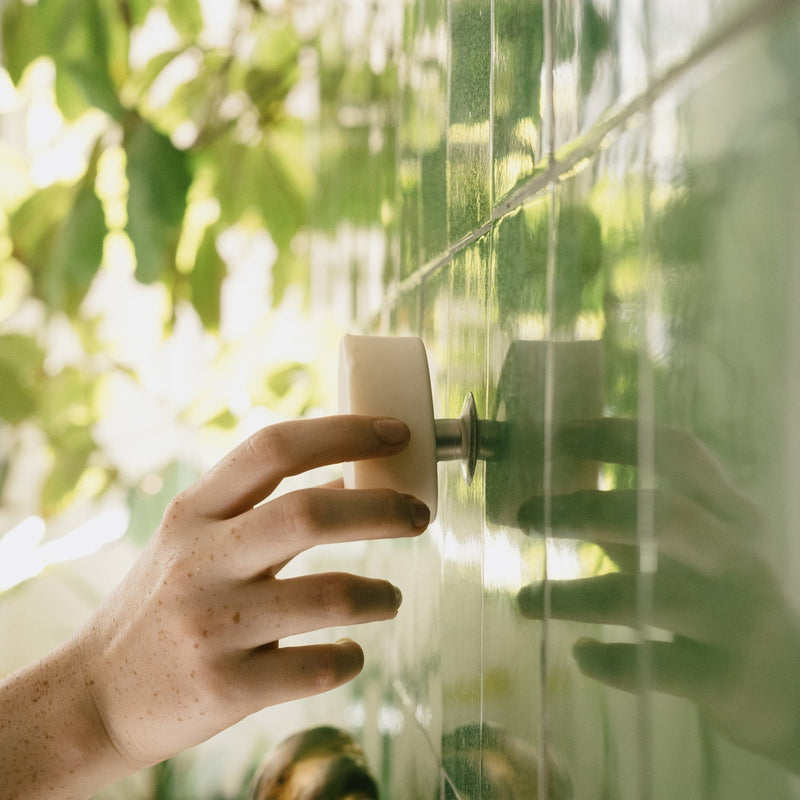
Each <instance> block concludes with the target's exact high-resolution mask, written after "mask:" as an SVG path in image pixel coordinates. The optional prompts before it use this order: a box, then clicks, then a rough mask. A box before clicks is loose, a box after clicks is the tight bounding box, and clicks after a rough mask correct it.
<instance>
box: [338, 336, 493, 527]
mask: <svg viewBox="0 0 800 800" xmlns="http://www.w3.org/2000/svg"><path fill="white" fill-rule="evenodd" d="M339 408H340V411H341V412H342V413H343V414H367V415H373V416H384V417H396V418H397V419H401V420H403V421H404V422H406V424H407V425H408V426H409V428H410V430H411V439H410V441H409V443H408V447H406V449H405V450H403V452H401V453H399V454H398V455H396V456H391V457H389V458H378V459H371V460H368V461H356V462H352V463H348V464H345V468H344V483H345V486H346V487H348V488H356V489H371V488H372V489H375V488H390V489H395V490H396V491H398V492H402V493H405V494H412V495H414V496H415V497H418V498H419V499H420V500H422V501H423V502H424V503H425V504H426V505H427V506H428V508H429V509H430V511H431V520H433V519H434V518H435V517H436V510H437V503H438V485H437V470H436V464H437V462H438V461H460V462H461V471H462V475H463V477H464V480H465V481H466V483H467V484H469V483H471V482H472V477H473V475H474V474H475V466H476V463H477V461H478V459H487V458H490V457H492V455H493V454H494V453H495V452H497V450H498V449H499V446H500V438H501V435H502V426H501V424H500V423H492V422H489V421H487V420H479V419H478V412H477V409H476V407H475V398H474V397H473V395H472V393H471V392H470V393H468V394H467V396H466V398H465V399H464V405H463V407H462V409H461V414H460V416H459V417H458V419H435V418H434V414H433V395H432V392H431V380H430V372H429V369H428V358H427V355H426V353H425V345H424V344H423V343H422V340H421V339H420V338H418V337H416V336H399V337H387V336H351V335H348V336H345V337H344V338H343V339H342V344H341V348H340V353H339Z"/></svg>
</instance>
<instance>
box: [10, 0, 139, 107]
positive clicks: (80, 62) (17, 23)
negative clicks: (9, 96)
mask: <svg viewBox="0 0 800 800" xmlns="http://www.w3.org/2000/svg"><path fill="white" fill-rule="evenodd" d="M2 27H3V47H4V63H5V65H6V68H7V69H8V71H9V75H10V76H11V78H12V80H13V81H14V82H15V83H16V82H18V81H19V79H20V78H21V77H22V73H23V72H24V70H25V67H26V66H27V65H28V64H30V63H31V62H32V61H34V60H35V59H36V58H39V57H40V56H48V57H49V58H51V59H52V60H53V62H54V63H55V65H56V77H57V80H56V97H57V100H58V103H59V107H60V108H61V110H62V112H64V114H65V116H67V117H68V118H75V117H76V116H78V115H79V114H80V113H82V112H83V111H85V110H87V109H88V108H93V107H95V108H99V109H101V110H103V111H105V112H106V113H108V114H110V115H111V116H112V117H114V118H116V119H121V117H122V115H123V113H124V109H123V107H122V105H121V104H120V102H119V100H118V98H117V93H116V88H115V81H114V79H113V78H112V73H113V75H114V76H115V77H116V79H117V81H118V83H121V81H122V80H123V79H124V77H125V74H126V72H127V52H128V51H127V48H128V37H127V27H126V25H125V21H124V19H123V17H122V16H121V15H120V13H119V7H118V6H116V5H109V4H108V3H104V2H101V0H39V2H38V3H36V4H33V5H29V4H27V3H23V2H13V3H11V4H8V5H7V6H6V8H5V10H4V13H3V17H2Z"/></svg>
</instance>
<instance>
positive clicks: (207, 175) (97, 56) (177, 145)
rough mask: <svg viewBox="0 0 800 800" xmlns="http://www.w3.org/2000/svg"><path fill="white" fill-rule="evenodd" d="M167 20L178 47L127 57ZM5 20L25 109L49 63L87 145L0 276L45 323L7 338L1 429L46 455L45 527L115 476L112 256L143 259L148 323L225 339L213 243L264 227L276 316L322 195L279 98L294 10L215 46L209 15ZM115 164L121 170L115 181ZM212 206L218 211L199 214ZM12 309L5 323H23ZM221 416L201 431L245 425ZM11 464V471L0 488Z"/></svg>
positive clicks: (72, 8)
mask: <svg viewBox="0 0 800 800" xmlns="http://www.w3.org/2000/svg"><path fill="white" fill-rule="evenodd" d="M156 12H157V13H158V14H159V15H160V17H161V18H162V19H163V18H166V19H168V20H169V23H170V24H171V25H172V28H173V31H172V36H171V41H170V42H168V43H166V44H165V47H168V48H169V49H168V50H166V51H165V52H155V53H154V54H153V55H152V56H151V57H150V58H149V60H146V61H145V62H144V63H142V60H141V56H137V57H135V58H132V53H133V50H132V43H134V42H136V41H137V37H142V36H143V37H144V40H145V41H147V42H149V41H150V33H149V32H146V33H144V34H143V33H142V31H143V30H144V31H149V29H148V27H147V26H148V25H149V24H151V23H152V21H153V19H155V18H156V17H155V16H154V14H155V13H156ZM0 14H1V17H0V26H1V27H2V58H3V66H4V67H5V69H6V70H7V71H8V74H9V76H10V77H11V80H12V81H13V83H14V84H15V85H17V86H18V87H19V88H20V90H21V91H20V97H23V98H25V97H28V96H29V94H28V93H29V92H30V91H32V90H31V88H30V87H31V86H32V85H33V83H32V82H33V78H32V77H31V76H38V75H39V74H40V73H41V71H42V70H41V66H42V64H41V62H42V60H46V61H48V62H49V63H50V64H51V65H52V67H53V69H54V77H53V83H52V92H53V96H54V100H55V103H56V105H57V107H58V111H59V112H60V113H61V115H62V117H63V119H64V121H65V125H66V126H67V127H68V128H69V129H70V130H71V131H73V132H74V131H78V130H79V129H80V130H86V131H89V133H86V134H85V141H84V142H83V148H82V152H83V153H85V154H88V155H85V156H84V155H80V156H79V155H76V156H75V160H76V164H75V169H74V170H72V171H71V172H70V175H71V177H70V178H68V179H62V178H57V179H56V178H54V179H51V180H47V179H43V178H42V177H41V175H40V176H38V177H36V179H35V180H33V179H32V180H30V181H29V188H28V192H27V194H26V195H24V196H23V197H22V199H21V201H19V200H15V201H6V204H5V205H3V204H2V202H0V274H3V275H4V281H3V284H4V286H3V289H4V291H5V289H6V283H7V281H6V280H5V276H6V275H11V274H12V273H14V274H15V275H16V274H17V273H20V272H22V273H23V274H24V275H25V280H24V281H23V282H22V283H24V286H23V288H22V289H19V287H16V289H15V291H18V294H19V304H18V307H19V308H22V306H23V305H24V304H25V303H27V304H28V305H27V306H25V307H26V308H28V309H30V308H31V307H33V306H31V303H32V304H34V306H35V307H36V308H37V309H38V310H37V313H39V312H40V311H43V316H44V321H43V323H42V329H41V330H40V331H39V332H38V333H37V334H36V335H33V334H30V333H26V335H23V334H21V333H16V332H15V333H6V334H4V335H0V386H2V391H0V421H1V422H2V424H3V425H4V426H5V427H7V429H8V430H9V431H10V436H11V441H12V444H13V443H14V442H17V441H18V438H15V437H16V435H17V428H20V429H21V426H24V425H31V426H34V427H36V428H38V430H39V431H40V433H41V434H42V436H43V438H44V440H45V441H46V443H47V446H48V447H47V449H48V451H49V456H50V467H49V471H48V472H47V474H46V475H45V476H44V479H43V487H42V491H41V509H40V511H41V513H44V514H45V515H47V514H52V513H55V512H57V511H59V510H61V509H63V508H64V507H65V506H66V504H68V503H69V502H70V501H71V500H73V499H74V498H75V497H76V496H78V495H80V496H83V497H85V496H93V495H96V494H98V493H100V492H102V491H104V490H105V489H106V488H107V487H108V486H109V485H111V483H113V482H114V481H116V480H118V478H119V467H118V465H117V464H116V462H115V461H114V459H113V458H110V457H108V456H107V454H106V453H104V452H103V451H102V448H101V447H100V446H99V444H98V440H97V434H96V430H95V428H96V424H97V422H98V420H99V419H100V418H101V416H102V414H103V409H102V407H101V401H100V399H99V398H100V397H101V395H102V392H103V389H104V381H105V380H106V379H107V378H108V377H109V375H117V376H119V375H122V374H126V375H127V372H126V371H127V370H129V368H128V367H127V366H126V365H125V364H124V363H115V362H114V361H113V360H112V359H111V358H110V357H109V355H108V354H107V353H105V352H104V348H103V345H102V343H101V341H100V339H99V338H98V325H99V324H100V323H98V321H97V320H96V319H93V318H92V317H91V316H90V312H89V311H87V307H88V305H89V304H88V303H87V297H90V296H91V295H92V288H93V286H95V285H96V281H97V280H98V279H99V277H100V276H101V275H102V274H103V273H104V272H105V271H106V270H107V269H108V271H109V272H114V270H117V271H119V270H125V269H127V268H128V267H127V266H120V264H116V263H111V262H110V261H109V253H110V252H112V251H111V250H110V246H109V243H110V242H111V241H114V243H115V249H114V250H113V252H114V253H116V254H119V252H120V247H119V242H120V239H123V240H124V239H125V237H127V239H128V240H129V243H130V244H129V245H128V244H127V243H126V244H125V247H124V248H123V250H124V252H125V253H128V252H129V251H132V253H133V257H134V258H135V267H134V276H135V280H136V281H138V282H139V283H140V284H143V285H147V286H148V287H150V288H151V289H152V290H153V291H154V292H157V293H158V296H159V297H165V298H166V305H167V308H166V311H165V313H164V314H163V315H162V316H161V317H159V318H158V320H157V321H156V322H155V323H154V324H157V325H163V326H164V328H163V331H162V333H163V334H164V336H165V337H166V336H168V335H169V333H170V331H171V327H170V326H171V325H172V324H173V323H174V322H175V320H176V318H177V316H178V306H179V304H181V303H187V302H188V303H191V305H192V306H193V307H194V310H195V312H196V314H197V317H198V318H199V320H200V322H201V323H202V326H203V328H204V329H205V330H207V331H210V332H216V331H217V330H218V328H219V326H220V322H221V319H220V317H221V309H220V300H221V294H222V289H223V283H224V281H225V278H226V276H227V274H228V265H227V264H226V263H225V260H224V259H223V257H222V255H221V254H220V250H219V248H218V239H219V237H220V236H221V235H222V234H224V233H225V232H226V231H227V230H228V229H229V228H232V227H236V226H239V227H242V228H244V229H246V230H248V231H253V230H254V229H259V228H261V229H266V230H267V231H268V232H269V234H270V235H271V237H272V239H273V241H274V242H275V245H276V247H277V250H278V253H277V258H276V260H275V263H274V265H267V264H265V266H264V269H270V268H271V269H272V270H273V275H272V281H266V282H265V284H266V285H271V286H272V294H271V296H268V297H265V298H263V301H264V304H265V305H267V306H268V305H269V303H270V302H272V303H275V304H277V303H278V302H280V300H281V299H282V297H283V295H284V293H285V292H286V290H287V289H288V288H289V287H291V286H297V285H299V286H301V287H305V284H306V281H307V279H308V269H307V265H306V264H305V263H303V262H302V260H301V259H299V258H298V256H297V248H296V247H294V246H293V241H294V239H295V237H296V235H297V234H298V232H300V231H301V230H302V229H303V227H304V225H305V224H306V221H307V212H308V203H309V199H310V196H311V192H312V188H313V186H312V177H311V172H310V169H309V166H308V163H307V162H308V159H307V155H306V150H305V143H304V130H303V123H302V122H301V121H300V120H297V119H295V118H293V117H292V116H291V115H290V114H289V112H288V111H287V108H286V100H287V97H288V95H289V93H290V91H291V90H292V88H293V87H294V86H295V85H296V83H297V80H298V75H299V67H298V64H299V58H300V55H301V51H302V48H303V47H304V46H307V45H308V44H310V43H309V42H305V41H303V40H302V39H301V38H300V36H299V35H298V33H297V31H296V30H295V28H294V26H293V23H292V20H291V17H290V14H291V11H287V12H286V14H285V15H275V14H267V13H266V12H265V11H264V10H263V9H262V8H261V6H260V5H259V4H258V3H253V2H249V0H241V2H240V3H239V7H238V9H237V10H236V14H235V23H234V25H233V27H232V28H231V30H230V31H229V37H228V40H227V43H226V42H225V41H224V40H222V39H221V38H220V36H219V35H218V34H219V31H214V32H213V33H214V34H215V36H214V37H211V38H213V39H214V44H213V45H211V44H208V43H207V42H208V41H209V38H210V37H208V36H207V35H206V34H207V31H205V30H204V26H205V22H204V17H203V13H202V9H201V5H200V3H199V2H198V0H120V1H119V2H117V1H116V0H115V1H114V2H112V1H111V0H38V2H29V0H8V2H6V3H3V4H2V11H1V12H0ZM243 42H246V43H247V44H246V46H242V43H243ZM178 73H179V74H180V77H178V78H177V79H176V77H175V76H176V74H178ZM37 80H38V78H37ZM36 86H37V87H38V84H36ZM36 91H39V92H41V91H42V90H41V88H37V89H36ZM23 102H27V101H24V100H23ZM87 121H89V122H87ZM81 126H83V127H81ZM34 133H37V131H34ZM76 152H77V150H76ZM110 163H111V164H113V165H115V166H114V169H117V170H118V172H119V174H118V175H116V176H113V180H110V179H109V164H110ZM81 164H83V168H82V169H81ZM70 166H71V165H70ZM60 174H67V172H64V173H60ZM31 177H32V176H31ZM109 186H112V188H111V189H110V188H109ZM9 203H11V204H9ZM204 203H205V204H206V205H208V204H209V203H210V204H211V205H212V207H213V208H216V209H217V211H216V212H213V213H210V214H205V212H204V213H200V214H197V213H193V209H195V208H196V207H197V206H202V205H203V204H204ZM111 235H113V237H114V238H113V240H112V238H111ZM126 248H127V249H126ZM3 271H5V272H3ZM2 299H3V301H4V302H5V307H3V306H2V304H0V322H3V321H4V320H5V319H7V318H9V317H10V316H13V314H14V312H15V310H14V308H13V307H10V305H9V304H10V302H11V301H10V300H8V299H7V298H6V297H3V298H2ZM94 302H95V305H96V302H97V301H96V298H95V301H94ZM59 326H60V327H59ZM67 328H68V332H67V338H68V339H69V340H70V341H71V342H72V340H73V339H74V341H75V343H76V344H75V347H77V348H78V349H79V350H80V351H81V355H80V356H77V355H75V352H73V351H74V347H73V345H72V344H71V345H70V348H72V350H70V352H71V353H72V355H71V356H70V357H69V358H67V361H66V363H67V364H68V366H65V365H64V364H63V363H62V362H61V360H60V359H55V360H50V359H49V348H50V347H51V346H52V343H53V339H52V336H53V335H54V334H53V333H52V332H53V331H55V330H60V331H62V332H63V331H65V330H67ZM12 329H14V328H13V326H12ZM25 330H26V331H27V330H28V329H27V328H26V329H25ZM70 359H71V360H70ZM281 369H282V368H281ZM263 371H264V368H263V367H262V372H263ZM259 375H260V373H259ZM260 377H261V379H262V380H266V378H265V377H264V376H262V375H260ZM296 377H297V376H296V375H294V378H296ZM131 378H132V379H133V382H134V383H136V382H137V381H139V379H140V378H139V376H138V375H135V374H130V375H127V380H129V381H130V379H131ZM289 378H291V379H294V378H292V376H289ZM276 380H277V381H278V384H276V387H274V388H271V389H268V390H267V391H268V393H269V394H270V395H271V396H272V395H273V394H278V395H281V394H284V393H287V392H288V391H289V390H288V386H284V385H283V383H284V382H285V381H286V380H287V377H286V376H283V375H282V376H280V377H279V378H276ZM290 382H291V381H290ZM307 394H308V393H307ZM309 396H310V394H309ZM298 397H299V395H298ZM298 402H299V403H301V404H305V403H306V402H307V398H306V399H303V398H300V399H299V400H298ZM224 405H225V404H224V401H222V402H216V403H215V404H214V403H209V404H208V409H209V410H208V416H209V417H210V418H209V419H201V420H198V419H196V418H192V420H191V424H193V425H196V424H204V425H209V426H212V427H214V428H216V429H220V430H221V429H226V428H227V429H230V428H232V427H234V426H235V425H236V423H237V417H236V416H235V415H234V414H233V413H232V412H231V410H230V409H228V408H226V407H224ZM292 411H294V409H292ZM187 415H188V412H187ZM6 466H7V462H6V461H5V460H2V462H1V463H0V479H2V478H3V476H4V475H5V469H6ZM123 483H124V481H123ZM0 488H2V486H0ZM170 488H174V487H170Z"/></svg>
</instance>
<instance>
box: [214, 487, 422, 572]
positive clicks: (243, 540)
mask: <svg viewBox="0 0 800 800" xmlns="http://www.w3.org/2000/svg"><path fill="white" fill-rule="evenodd" d="M429 521H430V511H429V510H428V507H427V506H426V505H425V504H424V503H422V502H421V501H420V500H417V498H415V497H412V496H411V495H405V494H399V493H398V492H395V491H393V490H391V489H353V490H344V489H332V488H324V487H320V488H316V489H302V490H299V491H296V492H289V493H288V494H285V495H282V496H281V497H277V498H275V499H274V500H272V501H270V502H269V503H265V504H263V505H261V506H258V507H257V508H254V509H251V510H250V511H248V512H247V513H245V514H242V515H241V516H240V517H238V518H237V519H236V520H234V521H232V522H227V521H226V522H225V523H224V524H223V525H221V526H220V530H219V533H218V534H217V535H218V536H219V537H220V538H221V539H222V541H221V542H220V546H221V547H224V546H225V544H224V542H225V540H226V539H227V541H228V542H229V543H230V545H231V546H230V547H229V548H228V551H227V552H228V557H227V558H228V560H227V562H226V563H228V564H229V565H230V566H229V568H230V569H232V570H233V571H234V572H235V573H236V574H237V575H241V576H248V575H249V576H252V575H257V574H260V573H262V572H263V571H264V570H266V569H268V568H270V567H274V566H276V565H278V564H283V563H285V562H286V561H287V560H289V559H291V558H293V557H294V556H296V555H297V554H298V553H300V552H302V551H303V550H306V549H308V548H310V547H314V546H315V545H318V544H332V543H337V542H353V541H358V540H367V539H391V538H399V537H402V536H416V535H418V534H420V533H421V532H422V531H424V530H425V528H426V527H427V525H428V522H429Z"/></svg>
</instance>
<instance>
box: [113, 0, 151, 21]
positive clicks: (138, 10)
mask: <svg viewBox="0 0 800 800" xmlns="http://www.w3.org/2000/svg"><path fill="white" fill-rule="evenodd" d="M119 6H120V13H121V14H122V15H123V17H124V19H125V21H126V23H127V24H128V26H129V27H131V26H134V25H141V24H142V23H143V22H144V21H145V18H146V17H147V14H148V12H149V11H150V9H151V8H152V7H153V3H152V0H119Z"/></svg>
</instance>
